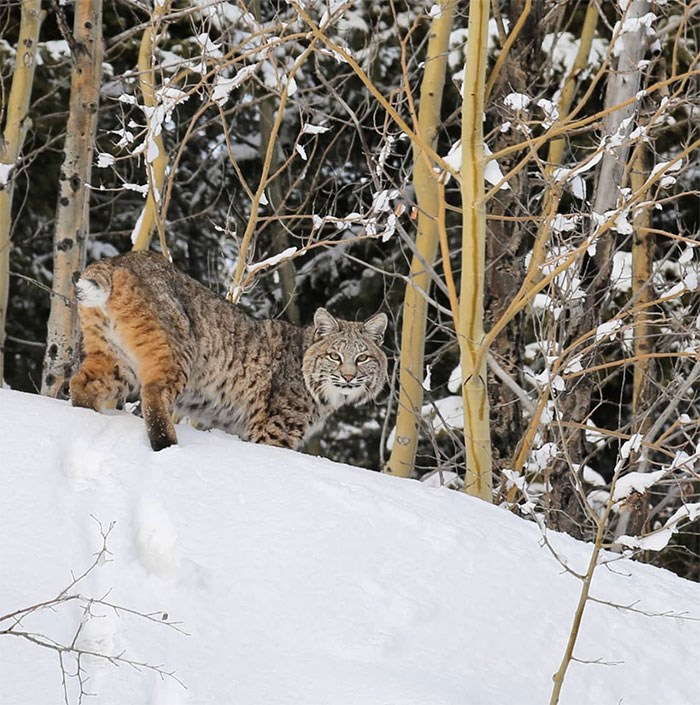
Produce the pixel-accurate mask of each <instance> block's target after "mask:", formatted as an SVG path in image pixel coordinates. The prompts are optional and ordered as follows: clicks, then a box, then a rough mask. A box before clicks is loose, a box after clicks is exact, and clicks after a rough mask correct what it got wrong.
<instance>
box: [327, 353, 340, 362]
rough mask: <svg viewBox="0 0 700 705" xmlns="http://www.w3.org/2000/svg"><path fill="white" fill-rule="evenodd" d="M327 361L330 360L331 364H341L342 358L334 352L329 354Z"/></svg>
mask: <svg viewBox="0 0 700 705" xmlns="http://www.w3.org/2000/svg"><path fill="white" fill-rule="evenodd" d="M328 359H329V360H332V361H333V362H342V361H343V358H342V357H341V356H340V355H338V353H336V352H329V353H328Z"/></svg>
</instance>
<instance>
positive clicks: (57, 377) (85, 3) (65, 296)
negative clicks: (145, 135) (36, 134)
mask: <svg viewBox="0 0 700 705" xmlns="http://www.w3.org/2000/svg"><path fill="white" fill-rule="evenodd" d="M73 37H74V39H75V42H76V43H75V45H74V51H73V73H72V79H71V95H70V107H69V115H68V125H67V132H66V142H65V147H64V152H65V157H64V160H63V164H62V166H61V173H60V185H59V195H58V207H57V213H56V230H55V233H54V245H53V261H54V267H53V290H52V298H51V313H50V314H49V323H48V334H47V340H46V355H45V357H44V374H43V378H42V385H41V393H42V394H46V395H48V396H54V397H55V396H59V395H60V396H66V395H67V393H68V390H67V386H68V381H69V379H70V375H71V373H72V370H73V367H74V364H75V362H76V360H77V357H78V341H79V333H78V321H77V307H76V305H75V297H74V292H73V285H74V283H75V281H76V279H77V277H78V276H79V275H80V271H81V270H82V269H83V267H84V266H85V244H86V238H87V236H88V232H89V209H88V206H89V197H90V191H89V188H88V184H89V182H90V174H91V167H92V154H93V146H94V140H95V129H96V126H97V108H98V104H99V95H100V78H101V74H102V0H77V2H76V4H75V20H74V29H73Z"/></svg>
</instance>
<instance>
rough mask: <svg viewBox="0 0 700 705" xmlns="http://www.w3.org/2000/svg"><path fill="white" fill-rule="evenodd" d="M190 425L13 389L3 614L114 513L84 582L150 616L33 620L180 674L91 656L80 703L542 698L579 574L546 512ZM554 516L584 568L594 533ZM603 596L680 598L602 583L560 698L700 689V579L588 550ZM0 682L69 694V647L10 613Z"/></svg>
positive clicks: (24, 694) (66, 637) (33, 694)
mask: <svg viewBox="0 0 700 705" xmlns="http://www.w3.org/2000/svg"><path fill="white" fill-rule="evenodd" d="M178 436H179V439H180V445H179V446H177V447H173V448H169V449H167V450H165V451H162V452H160V453H153V452H152V451H151V450H150V448H149V447H148V442H147V438H146V435H145V430H144V425H143V422H142V421H141V420H140V419H138V418H134V417H132V416H130V415H128V414H126V413H114V414H111V415H100V414H96V413H94V412H91V411H88V410H84V409H73V408H71V407H70V406H69V405H68V404H66V403H63V402H57V401H54V400H51V399H46V398H42V397H38V396H31V395H27V394H21V393H17V392H11V391H7V390H3V391H0V464H1V466H2V480H3V483H2V488H3V489H2V508H1V512H0V537H1V538H0V575H1V576H2V578H1V580H0V614H2V615H5V614H8V613H10V612H13V611H14V610H16V609H19V608H23V607H27V606H29V605H32V604H35V603H39V602H42V601H44V600H47V599H50V598H52V597H55V596H56V595H57V594H58V593H59V592H60V590H61V589H63V588H64V587H66V586H67V585H68V584H70V583H71V580H72V579H73V577H72V575H78V574H80V573H82V572H83V571H84V570H85V569H86V568H87V567H88V566H89V565H90V564H91V563H92V562H93V560H94V557H95V554H96V553H97V552H98V551H99V549H100V547H101V545H102V537H101V535H100V525H101V526H102V530H103V531H106V530H107V528H108V527H109V526H110V525H111V524H112V523H113V528H112V530H111V532H109V536H108V540H107V547H108V550H109V556H108V557H109V560H107V561H101V562H100V564H99V565H98V566H96V567H95V568H94V569H93V570H92V571H91V572H90V573H89V574H88V575H87V576H86V577H85V578H84V579H83V580H82V581H81V582H80V583H78V585H77V586H76V588H75V590H74V591H79V592H80V593H81V594H82V595H84V596H88V597H89V596H92V597H96V598H103V599H104V600H105V601H108V602H109V603H110V604H115V605H121V606H122V607H125V608H128V610H134V611H135V612H140V613H143V614H149V615H151V618H150V619H147V618H145V617H142V616H139V615H138V614H134V613H132V612H129V611H128V610H114V609H107V608H105V607H104V606H103V605H94V606H93V608H92V611H93V613H94V616H93V617H86V616H85V614H84V612H83V610H82V609H81V606H80V605H79V604H78V603H77V602H69V603H66V604H61V605H59V606H58V607H57V608H56V609H55V610H37V611H36V612H34V613H33V614H32V615H30V616H28V617H26V619H24V620H23V622H22V625H21V627H22V629H23V630H24V631H26V632H31V633H33V634H40V635H43V636H44V637H46V638H50V639H53V640H54V641H55V642H57V643H70V642H71V640H72V639H73V638H74V636H75V634H76V632H78V640H77V644H78V645H79V646H80V647H81V648H84V649H86V650H91V651H94V652H99V653H102V654H106V655H111V656H115V657H116V656H119V657H120V658H123V659H129V660H131V661H134V662H137V663H143V664H148V665H151V666H161V665H162V670H164V671H168V672H169V671H173V672H174V675H175V676H176V678H177V679H179V681H181V683H182V684H181V683H180V682H178V680H176V679H175V678H171V677H168V676H165V677H161V675H159V674H158V673H157V672H155V671H153V670H152V669H149V668H141V669H139V670H137V669H136V668H131V667H129V666H127V665H124V664H122V665H121V666H119V665H116V664H114V663H110V662H109V661H105V660H104V659H97V658H94V657H89V658H85V659H83V661H82V667H83V669H84V671H83V672H82V674H83V676H86V677H88V680H87V682H86V684H85V687H84V690H86V691H87V692H89V693H93V694H95V697H92V698H89V702H92V703H96V704H99V705H103V704H107V703H114V704H117V703H119V704H123V703H129V704H130V705H139V704H141V703H143V704H146V703H148V704H151V705H183V704H186V703H187V704H196V705H224V704H226V705H276V704H279V705H294V704H296V705H363V704H366V705H488V704H490V703H493V704H494V705H496V704H498V705H501V704H502V703H513V704H514V705H527V704H529V703H533V704H534V703H538V704H541V703H544V702H548V701H549V694H550V692H551V676H552V674H553V673H554V671H556V669H557V668H558V665H559V662H560V660H561V656H562V653H563V649H564V646H565V643H566V640H567V637H568V633H569V629H570V626H571V620H572V616H573V611H574V608H575V605H576V601H577V599H578V594H579V588H580V582H579V581H578V580H577V579H576V578H575V577H574V576H572V575H571V574H569V573H567V572H566V571H564V570H563V569H562V567H561V565H560V564H559V563H558V562H557V561H556V560H555V558H554V557H553V556H552V554H551V552H550V551H549V550H548V549H547V548H546V547H545V546H543V543H542V537H541V535H540V532H539V530H538V529H537V527H536V526H535V525H533V524H531V523H528V522H525V521H523V520H520V519H518V518H516V517H514V516H512V515H511V514H509V513H508V512H506V511H504V510H503V509H499V508H496V507H491V506H488V505H486V504H484V503H482V502H479V501H477V500H475V499H472V498H470V497H467V496H464V495H463V494H460V493H456V492H451V491H448V490H443V489H436V488H428V487H425V486H423V485H420V484H418V483H416V482H411V481H406V480H400V479H396V478H392V477H387V476H382V475H378V474H375V473H371V472H368V471H365V470H360V469H357V468H351V467H347V466H343V465H338V464H335V463H331V462H329V461H326V460H322V459H318V458H313V457H309V456H305V455H302V454H300V453H295V452H291V451H285V450H279V449H274V448H265V447H261V446H255V445H251V444H248V443H243V442H241V441H238V440H237V439H235V438H233V437H230V436H226V435H225V434H223V433H218V432H211V433H202V432H199V431H196V430H194V429H192V428H189V427H186V426H185V427H183V426H181V427H179V428H178ZM98 522H99V523H98ZM548 537H549V539H550V542H551V544H552V545H553V547H554V548H555V549H556V550H557V552H558V553H559V554H560V556H561V557H562V559H564V560H566V562H567V563H568V565H570V566H571V567H572V568H574V569H578V570H582V569H584V567H585V565H586V563H587V561H588V558H589V555H590V546H587V545H586V544H583V543H579V542H576V541H574V540H572V539H570V538H569V537H567V536H562V535H557V534H549V535H548ZM609 557H610V556H608V558H609ZM592 595H593V596H594V597H595V598H596V599H598V600H602V601H607V602H612V603H615V604H621V605H632V604H633V605H634V608H635V610H640V611H643V612H646V613H649V614H657V615H658V614H665V615H668V614H673V615H676V616H656V617H651V616H647V615H645V614H641V613H640V612H634V611H630V610H626V609H617V608H615V607H612V606H609V605H605V604H600V603H591V604H589V605H588V607H587V609H586V613H585V616H584V620H583V628H582V633H581V636H580V639H579V643H578V646H577V649H576V653H575V655H576V657H577V658H578V659H580V660H581V661H589V662H598V663H582V662H578V661H577V662H575V663H573V664H572V666H571V668H570V669H569V673H568V675H567V679H566V682H565V684H564V689H563V695H562V702H563V703H568V704H570V705H571V704H575V703H595V704H596V705H602V704H604V703H610V704H611V705H613V704H616V703H629V704H630V705H632V704H633V705H644V704H645V703H646V704H649V705H655V704H661V703H673V704H674V705H683V704H688V705H691V704H692V703H697V702H698V697H699V696H698V688H697V676H696V673H695V668H694V664H695V662H696V658H697V653H698V651H699V649H700V621H698V620H699V619H700V585H697V584H695V583H691V582H688V581H685V580H682V579H680V578H678V577H676V576H674V575H672V574H671V573H668V572H665V571H662V570H659V569H656V568H653V567H650V566H646V565H641V564H635V563H632V562H629V561H624V560H620V561H616V562H614V563H610V564H609V565H607V566H603V567H600V568H599V569H598V571H597V573H596V576H595V578H594V581H593V588H592ZM678 615H683V617H681V616H678ZM688 617H690V618H692V619H688ZM10 621H11V620H10ZM159 622H162V623H159ZM172 622H175V623H177V624H178V625H179V626H178V629H179V630H181V631H179V630H178V629H175V628H172V627H171V626H168V624H169V623H172ZM8 626H9V624H8V620H6V621H5V622H3V623H0V630H4V629H7V628H8ZM66 663H69V662H66ZM118 663H119V662H117V664H118ZM604 664H606V665H604ZM70 668H73V666H71V667H70ZM67 673H68V675H67V678H66V682H67V686H66V687H67V693H68V698H69V699H71V701H74V700H75V698H76V697H77V690H76V689H77V688H78V684H77V679H76V678H75V677H73V676H71V673H72V671H71V670H70V669H67ZM0 683H1V684H2V685H1V686H0V693H1V695H0V700H1V701H2V703H7V704H8V705H15V704H27V705H29V704H31V705H44V704H46V705H48V704H49V703H50V704H52V705H53V704H54V703H57V702H61V700H62V699H63V698H64V692H63V685H62V673H61V668H60V664H59V657H58V654H57V652H56V651H54V650H51V649H49V648H46V647H42V646H39V645H37V644H34V643H31V642H29V641H27V640H26V639H23V638H17V637H13V636H12V635H10V634H2V635H0Z"/></svg>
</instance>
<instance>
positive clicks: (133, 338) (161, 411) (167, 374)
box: [107, 268, 190, 451]
mask: <svg viewBox="0 0 700 705" xmlns="http://www.w3.org/2000/svg"><path fill="white" fill-rule="evenodd" d="M156 303H157V302H154V301H153V300H152V294H149V293H148V292H147V291H145V290H144V288H143V286H142V284H141V282H140V281H139V279H138V277H137V276H135V275H134V274H133V273H132V272H130V271H129V270H128V269H125V268H119V269H116V270H115V271H114V274H113V275H112V293H111V295H110V298H109V301H108V302H107V308H108V311H109V316H110V320H111V321H112V323H113V325H114V328H115V331H116V333H117V335H118V336H119V340H120V343H121V345H123V347H124V350H125V351H126V353H127V355H128V357H129V358H130V359H132V360H133V361H134V369H135V371H136V374H137V376H138V381H139V384H140V387H141V410H142V412H143V418H144V420H145V422H146V431H147V433H148V440H149V441H150V443H151V448H153V450H156V451H157V450H162V449H163V448H167V447H168V446H172V445H175V444H176V443H177V435H176V434H175V426H174V425H173V421H172V417H171V412H172V407H173V403H174V402H175V400H176V399H177V397H178V395H179V394H180V393H181V392H182V390H183V389H184V387H185V384H186V382H187V374H188V373H187V370H188V369H189V360H190V358H189V357H188V355H187V353H186V351H185V350H184V349H183V345H182V342H181V341H182V339H183V337H184V333H183V332H181V331H179V329H178V325H183V324H182V323H181V322H180V320H179V319H178V317H177V311H170V310H169V309H167V307H166V306H164V307H162V308H160V309H159V308H158V306H157V305H156ZM178 333H180V334H179V335H178Z"/></svg>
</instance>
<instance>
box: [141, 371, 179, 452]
mask: <svg viewBox="0 0 700 705" xmlns="http://www.w3.org/2000/svg"><path fill="white" fill-rule="evenodd" d="M171 405H172V404H171V403H168V400H167V399H166V394H165V393H164V392H163V389H162V387H161V385H160V384H158V383H157V382H150V383H149V384H144V385H143V387H142V388H141V406H142V409H143V418H144V421H145V422H146V432H147V433H148V440H149V441H150V442H151V448H153V450H156V451H157V450H163V448H168V447H169V446H174V445H177V435H176V434H175V426H174V425H173V421H172V417H171V413H170V408H171Z"/></svg>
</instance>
